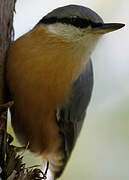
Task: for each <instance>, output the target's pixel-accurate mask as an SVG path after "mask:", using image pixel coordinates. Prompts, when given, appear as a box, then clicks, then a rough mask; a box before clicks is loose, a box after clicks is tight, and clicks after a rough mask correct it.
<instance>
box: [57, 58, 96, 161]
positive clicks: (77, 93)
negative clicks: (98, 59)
mask: <svg viewBox="0 0 129 180" xmlns="http://www.w3.org/2000/svg"><path fill="white" fill-rule="evenodd" d="M92 88H93V69H92V62H91V61H89V64H88V65H87V67H86V69H85V71H84V72H83V73H82V74H81V75H80V76H79V78H78V79H77V80H76V81H75V82H74V84H73V87H72V95H71V97H70V101H69V104H66V105H65V106H63V107H62V109H60V120H59V126H60V129H61V134H62V138H63V140H64V147H63V148H64V150H65V151H64V153H65V161H66V162H67V160H68V158H69V156H70V154H71V152H72V149H73V147H74V145H75V142H76V140H77V137H78V135H79V133H80V130H81V127H82V125H83V122H84V118H85V114H86V110H87V107H88V104H89V101H90V98H91V93H92Z"/></svg>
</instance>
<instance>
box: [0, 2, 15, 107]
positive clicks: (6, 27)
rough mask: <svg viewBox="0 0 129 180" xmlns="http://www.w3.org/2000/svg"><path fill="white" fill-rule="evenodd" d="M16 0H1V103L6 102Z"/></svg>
mask: <svg viewBox="0 0 129 180" xmlns="http://www.w3.org/2000/svg"><path fill="white" fill-rule="evenodd" d="M14 5H15V0H0V104H3V103H5V101H6V98H5V85H4V63H5V57H6V53H7V50H8V47H9V45H10V42H11V40H12V39H13V11H14Z"/></svg>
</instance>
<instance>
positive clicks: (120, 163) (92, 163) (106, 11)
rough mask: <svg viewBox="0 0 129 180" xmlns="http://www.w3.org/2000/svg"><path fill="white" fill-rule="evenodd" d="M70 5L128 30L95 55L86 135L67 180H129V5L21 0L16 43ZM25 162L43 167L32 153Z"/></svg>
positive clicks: (108, 38) (104, 42) (101, 0)
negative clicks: (87, 9) (52, 13)
mask: <svg viewBox="0 0 129 180" xmlns="http://www.w3.org/2000/svg"><path fill="white" fill-rule="evenodd" d="M67 4H79V5H84V6H87V7H90V8H91V9H93V10H94V11H96V12H97V13H98V14H99V15H100V16H101V17H102V18H103V19H104V21H105V22H121V23H125V24H126V26H125V27H124V28H122V29H121V30H119V31H116V32H113V33H109V34H107V35H105V36H104V37H103V38H102V39H101V40H100V42H99V43H98V45H97V48H96V50H95V51H94V53H93V54H92V61H93V65H94V89H93V95H92V99H91V102H90V105H89V108H88V112H87V117H86V120H85V123H84V126H83V129H82V132H81V135H80V137H79V139H78V142H77V144H76V147H75V149H74V151H73V153H72V156H71V159H70V161H69V163H68V165H67V167H66V169H65V172H64V173H63V176H62V178H61V179H62V180H66V179H67V180H72V179H73V180H80V179H81V180H109V179H110V180H129V1H128V0H122V1H121V0H108V1H107V0H47V1H43V0H37V1H35V0H27V1H26V0H17V4H16V14H15V21H14V29H15V39H16V38H18V37H19V36H21V35H22V34H24V33H25V32H27V31H29V30H31V28H32V27H33V26H34V25H35V24H36V23H37V22H38V21H39V20H40V19H41V18H42V17H43V16H44V15H45V14H46V13H48V12H49V11H51V10H53V9H54V8H56V7H59V6H63V5H67ZM9 130H10V128H9ZM10 131H12V130H10ZM28 154H29V155H28ZM25 160H26V161H27V165H28V166H31V165H32V164H35V163H36V164H39V163H40V162H41V161H40V160H39V159H37V157H35V158H34V157H33V156H30V153H27V154H26V156H25Z"/></svg>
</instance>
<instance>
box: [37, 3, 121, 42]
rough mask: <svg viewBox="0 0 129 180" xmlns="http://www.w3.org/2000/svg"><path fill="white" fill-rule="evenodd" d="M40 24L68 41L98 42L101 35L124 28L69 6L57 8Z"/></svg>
mask: <svg viewBox="0 0 129 180" xmlns="http://www.w3.org/2000/svg"><path fill="white" fill-rule="evenodd" d="M39 24H45V25H46V26H47V28H48V30H49V31H50V32H52V33H53V34H55V35H57V36H60V37H62V38H63V39H64V40H66V41H75V42H77V41H80V40H81V41H82V40H83V42H84V43H86V42H87V43H89V41H93V42H94V41H96V40H97V39H98V38H99V37H100V36H101V35H103V34H105V33H108V32H112V31H115V30H117V29H120V28H122V27H123V26H124V24H120V23H104V22H103V20H102V18H101V17H100V16H99V15H98V14H97V13H95V12H94V11H92V10H91V9H89V8H86V7H83V6H78V5H68V6H64V7H60V8H57V9H55V10H53V11H52V12H50V13H48V14H47V15H46V16H45V17H43V18H42V19H41V20H40V22H39Z"/></svg>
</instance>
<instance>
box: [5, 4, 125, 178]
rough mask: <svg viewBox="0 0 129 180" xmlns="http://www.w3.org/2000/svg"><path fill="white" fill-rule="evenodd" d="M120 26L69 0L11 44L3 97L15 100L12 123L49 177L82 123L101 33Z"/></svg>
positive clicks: (56, 172)
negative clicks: (46, 168) (92, 58)
mask: <svg viewBox="0 0 129 180" xmlns="http://www.w3.org/2000/svg"><path fill="white" fill-rule="evenodd" d="M122 27H124V24H122V23H104V21H103V20H102V18H101V17H100V16H99V15H98V14H97V13H96V12H94V11H93V10H91V9H89V8H87V7H84V6H80V5H73V4H70V5H67V6H64V7H58V8H56V9H54V10H53V11H51V12H49V13H48V14H47V15H46V16H44V17H43V18H42V19H41V20H40V21H39V22H38V23H37V24H36V25H35V26H34V28H33V29H32V30H30V31H29V32H27V33H26V34H24V35H23V36H21V37H20V38H18V39H17V40H16V41H14V42H12V43H11V45H10V48H9V51H8V54H7V58H6V64H5V83H6V87H7V99H8V100H13V101H14V104H13V105H12V107H11V108H10V111H11V123H12V127H13V129H14V132H15V134H16V137H17V138H18V140H19V142H20V143H21V144H22V145H24V146H27V144H29V145H28V148H29V150H30V151H31V152H33V153H36V154H38V155H40V156H41V157H42V159H43V160H44V164H45V165H48V171H47V175H46V176H47V179H51V180H55V179H57V178H59V177H60V176H61V174H62V172H63V171H64V168H65V167H66V164H67V162H68V160H69V158H70V156H71V153H72V150H73V148H74V146H75V144H76V141H77V138H78V136H79V134H80V131H81V128H82V126H83V122H84V119H85V115H86V111H87V107H88V105H89V102H90V99H91V95H92V90H93V84H94V75H93V66H92V61H91V54H92V52H93V51H94V48H95V46H96V44H97V42H98V41H99V39H100V38H101V37H102V35H104V34H106V33H109V32H112V31H115V30H118V29H120V28H122ZM48 174H49V175H48ZM48 177H50V178H48Z"/></svg>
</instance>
